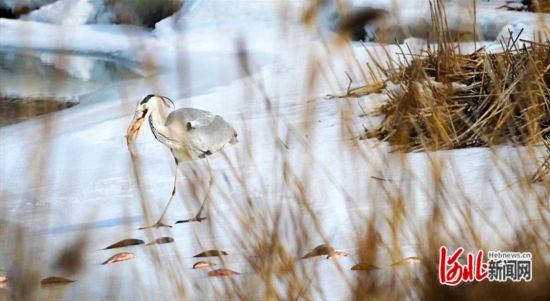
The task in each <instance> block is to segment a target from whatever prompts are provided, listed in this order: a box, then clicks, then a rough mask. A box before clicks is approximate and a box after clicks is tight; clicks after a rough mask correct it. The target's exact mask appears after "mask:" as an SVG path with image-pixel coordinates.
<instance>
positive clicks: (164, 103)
mask: <svg viewBox="0 0 550 301" xmlns="http://www.w3.org/2000/svg"><path fill="white" fill-rule="evenodd" d="M164 109H174V103H173V102H172V101H171V100H170V99H169V98H168V97H164V96H159V95H154V94H149V95H147V96H145V97H143V98H142V99H141V100H140V101H139V102H138V104H137V108H136V112H135V113H134V118H133V119H132V122H131V123H130V125H129V126H128V130H127V131H126V143H127V144H128V150H129V151H130V152H132V142H133V141H134V139H135V138H136V137H137V136H138V134H139V130H140V129H141V126H142V125H143V122H144V121H145V118H146V117H147V116H148V115H149V114H150V113H151V112H152V111H154V110H164Z"/></svg>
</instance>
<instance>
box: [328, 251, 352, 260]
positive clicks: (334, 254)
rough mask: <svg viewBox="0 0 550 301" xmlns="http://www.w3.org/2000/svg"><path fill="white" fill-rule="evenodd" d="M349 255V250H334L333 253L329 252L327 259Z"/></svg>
mask: <svg viewBox="0 0 550 301" xmlns="http://www.w3.org/2000/svg"><path fill="white" fill-rule="evenodd" d="M348 256H349V253H347V252H344V251H334V252H332V253H331V254H329V255H328V256H327V259H338V258H342V257H348Z"/></svg>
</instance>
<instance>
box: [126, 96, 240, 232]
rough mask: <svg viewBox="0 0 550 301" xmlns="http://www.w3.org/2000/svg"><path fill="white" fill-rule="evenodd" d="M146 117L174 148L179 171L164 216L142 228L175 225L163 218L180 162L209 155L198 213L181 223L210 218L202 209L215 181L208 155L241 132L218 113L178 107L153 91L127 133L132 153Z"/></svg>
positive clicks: (157, 134)
mask: <svg viewBox="0 0 550 301" xmlns="http://www.w3.org/2000/svg"><path fill="white" fill-rule="evenodd" d="M146 118H148V121H149V126H150V128H151V132H152V133H153V136H155V138H156V139H157V140H158V141H159V142H161V143H162V144H164V145H165V146H167V147H168V148H169V149H170V151H171V152H172V155H173V156H174V161H175V162H176V172H175V176H174V187H173V189H172V195H171V196H170V199H169V200H168V202H167V203H166V206H165V207H164V210H163V211H162V214H161V216H160V218H159V219H158V221H157V222H156V223H155V224H153V225H151V226H148V227H141V228H140V229H146V228H151V227H154V228H159V227H172V226H170V225H167V224H164V223H163V222H162V219H163V217H164V215H165V214H166V211H167V210H168V207H169V206H170V203H171V202H172V200H173V199H174V195H175V194H176V183H177V179H178V169H179V164H180V163H181V162H183V161H189V160H199V159H206V161H207V163H208V167H209V170H210V181H209V186H208V190H207V191H206V196H205V198H204V200H203V201H202V204H201V206H200V209H199V211H198V213H197V214H196V215H195V216H194V217H193V218H191V219H187V220H183V221H178V222H177V223H182V222H183V223H185V222H195V221H196V222H200V221H202V220H204V219H206V217H201V212H202V210H203V209H204V205H205V203H206V201H207V199H208V195H209V193H210V189H211V188H212V181H213V175H212V169H211V166H210V161H209V159H208V157H210V156H211V155H213V154H216V153H218V152H220V151H221V150H222V149H223V148H224V147H225V146H227V145H229V144H234V143H235V142H237V132H236V131H235V129H234V128H233V127H232V126H231V125H230V124H229V123H228V122H227V121H225V120H224V119H223V118H222V117H220V116H218V115H215V114H213V113H210V112H207V111H203V110H198V109H193V108H180V109H177V110H176V109H175V106H174V103H173V102H172V100H170V99H169V98H168V97H165V96H159V95H153V94H150V95H147V96H145V97H143V98H142V99H141V100H140V101H139V102H138V104H137V108H136V111H135V114H134V118H133V120H132V122H131V123H130V126H129V127H128V130H127V133H126V139H127V143H128V150H129V151H130V153H131V154H133V152H132V142H133V140H134V139H135V138H136V137H137V135H138V133H139V130H140V128H141V126H142V125H143V123H144V121H145V119H146Z"/></svg>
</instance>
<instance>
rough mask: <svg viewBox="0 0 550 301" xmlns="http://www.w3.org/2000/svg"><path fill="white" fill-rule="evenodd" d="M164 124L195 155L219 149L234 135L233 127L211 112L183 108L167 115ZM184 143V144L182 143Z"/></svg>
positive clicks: (232, 138)
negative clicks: (194, 152) (195, 153)
mask: <svg viewBox="0 0 550 301" xmlns="http://www.w3.org/2000/svg"><path fill="white" fill-rule="evenodd" d="M166 126H167V127H168V128H170V131H171V132H172V133H174V136H176V137H175V138H176V140H177V141H179V142H180V143H181V144H182V147H187V146H190V147H191V149H192V151H196V152H198V153H197V155H201V154H202V153H206V152H210V153H215V152H217V151H219V150H221V149H222V148H223V147H224V146H225V145H226V144H228V143H231V142H232V141H233V140H234V139H235V136H236V133H235V130H234V129H233V127H232V126H231V125H230V124H229V123H228V122H227V121H225V120H224V119H223V118H222V117H220V116H217V115H215V114H213V113H210V112H207V111H202V110H197V109H191V108H183V109H179V110H176V111H174V112H172V113H171V114H170V115H168V118H167V120H166ZM183 144H186V145H183Z"/></svg>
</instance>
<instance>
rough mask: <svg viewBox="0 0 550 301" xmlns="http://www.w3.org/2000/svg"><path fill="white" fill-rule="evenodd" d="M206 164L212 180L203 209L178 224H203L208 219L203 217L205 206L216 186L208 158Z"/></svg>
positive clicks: (209, 182)
mask: <svg viewBox="0 0 550 301" xmlns="http://www.w3.org/2000/svg"><path fill="white" fill-rule="evenodd" d="M206 162H207V163H208V173H209V175H210V179H209V181H208V188H207V190H206V194H205V196H204V200H203V201H202V204H201V207H200V208H199V212H197V214H196V215H195V216H194V217H192V218H190V219H185V220H181V221H177V222H176V224H181V223H189V222H202V221H203V220H205V219H206V217H205V216H201V213H202V211H203V210H204V206H205V205H206V203H207V202H208V200H209V199H210V192H211V191H212V186H213V185H214V172H213V171H212V166H211V165H210V159H208V158H206Z"/></svg>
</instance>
